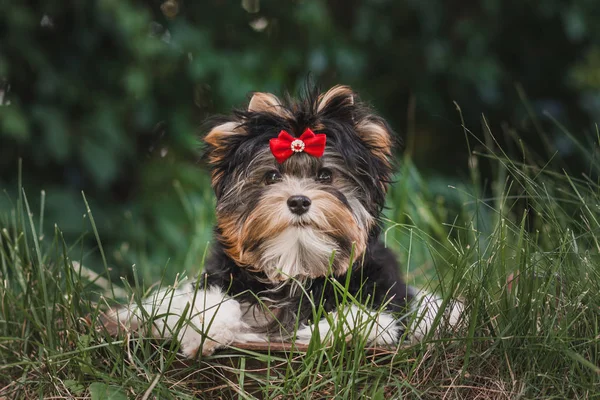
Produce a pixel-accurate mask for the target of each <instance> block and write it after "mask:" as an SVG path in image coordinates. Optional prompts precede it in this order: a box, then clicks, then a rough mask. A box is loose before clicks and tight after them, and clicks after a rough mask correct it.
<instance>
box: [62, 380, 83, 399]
mask: <svg viewBox="0 0 600 400" xmlns="http://www.w3.org/2000/svg"><path fill="white" fill-rule="evenodd" d="M63 384H64V385H65V387H66V388H67V389H69V391H70V392H71V393H72V394H76V395H80V394H81V393H83V391H84V390H85V387H84V386H83V385H82V384H81V383H79V382H78V381H75V380H73V379H66V380H64V381H63Z"/></svg>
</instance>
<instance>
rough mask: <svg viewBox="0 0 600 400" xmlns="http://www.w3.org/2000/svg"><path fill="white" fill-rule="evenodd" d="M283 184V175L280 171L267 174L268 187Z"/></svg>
mask: <svg viewBox="0 0 600 400" xmlns="http://www.w3.org/2000/svg"><path fill="white" fill-rule="evenodd" d="M277 182H281V174H280V173H279V171H275V170H273V171H269V172H267V173H266V174H265V183H266V184H267V185H272V184H274V183H277Z"/></svg>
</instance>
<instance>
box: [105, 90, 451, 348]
mask: <svg viewBox="0 0 600 400" xmlns="http://www.w3.org/2000/svg"><path fill="white" fill-rule="evenodd" d="M396 137H397V136H396V134H395V133H394V132H393V131H392V129H391V128H390V126H389V125H388V123H387V122H386V121H385V120H384V119H383V118H381V117H380V116H378V115H377V114H375V113H374V112H373V110H372V109H371V108H370V107H369V106H368V105H366V104H365V103H364V102H362V101H361V100H360V99H359V97H358V96H357V94H356V93H354V92H353V91H352V89H350V88H349V87H347V86H335V87H333V88H332V89H330V90H329V91H327V92H325V93H319V92H318V91H316V90H307V93H306V94H305V95H304V97H303V98H301V99H299V100H294V99H292V98H290V97H286V98H285V99H284V100H280V99H279V98H278V97H276V96H275V95H273V94H269V93H260V92H258V93H254V94H253V95H252V97H251V99H250V102H249V104H248V107H247V108H246V109H243V110H236V111H234V112H233V113H232V114H231V115H228V116H222V117H217V118H214V119H213V120H212V121H211V125H210V127H209V128H208V133H207V134H206V136H205V137H204V140H203V142H204V160H205V162H206V164H207V165H208V168H209V170H210V174H211V182H212V188H213V190H214V193H215V196H216V227H215V231H214V232H215V242H216V243H215V244H214V246H213V248H212V251H211V254H210V256H209V257H208V259H207V261H206V263H205V271H204V273H203V274H201V276H200V278H199V279H197V280H195V281H194V282H185V283H182V284H177V285H175V286H174V287H170V288H167V289H163V290H159V291H157V292H155V293H154V294H152V295H151V296H150V298H148V299H146V300H145V301H144V302H143V303H142V304H141V305H130V306H127V307H123V308H120V309H116V310H112V311H110V312H109V313H108V315H107V317H106V321H110V322H111V323H112V325H113V328H114V327H117V328H118V329H131V330H139V329H141V326H143V324H142V322H143V321H145V320H151V324H152V325H151V326H152V328H151V331H152V334H153V335H154V336H155V337H161V338H173V337H175V338H176V339H177V340H178V341H179V343H180V350H181V352H182V353H183V354H184V355H185V356H187V357H190V358H193V357H196V356H197V354H198V353H199V352H200V353H201V354H202V355H209V354H211V353H213V352H214V351H215V350H216V349H218V348H220V347H225V346H228V345H230V344H232V343H245V342H265V341H275V340H277V341H287V340H293V341H294V342H295V343H300V344H307V343H309V342H310V341H311V340H312V338H313V337H314V336H315V335H316V334H318V336H319V339H320V340H322V341H326V340H330V339H331V337H330V336H331V335H332V333H333V332H335V331H337V332H340V331H341V332H343V333H344V335H349V336H350V335H354V336H355V337H356V336H360V338H361V339H362V340H364V341H365V344H366V345H368V346H395V345H397V344H398V343H399V342H400V341H401V340H407V337H408V338H409V339H408V340H413V341H414V340H420V339H422V338H423V336H424V335H425V334H426V333H427V332H428V331H429V330H430V329H431V328H432V324H433V321H434V319H435V316H436V315H437V313H438V312H439V308H440V306H441V305H442V301H441V299H440V298H438V297H436V296H434V295H432V294H424V293H419V292H417V291H416V290H415V289H414V288H412V287H409V286H407V285H406V284H405V283H404V282H403V280H402V278H401V276H400V266H399V264H398V261H397V259H396V256H395V255H394V254H393V253H392V251H391V250H389V249H388V248H386V247H385V246H384V244H383V242H382V241H381V239H380V234H381V231H382V222H381V215H382V210H383V209H384V205H385V197H386V193H387V190H388V188H389V186H390V183H391V182H392V175H393V173H394V148H395V146H396V143H397V142H398V140H397V139H396ZM340 296H341V297H344V296H346V301H340ZM348 299H352V301H348ZM460 313H461V309H460V307H457V306H456V305H455V306H452V307H450V308H449V309H448V310H444V315H445V317H446V319H447V320H448V322H449V323H450V324H451V325H455V324H456V323H457V321H458V319H459V317H460ZM416 314H418V318H411V317H410V316H411V315H412V316H415V315H416ZM316 318H318V320H317V319H316ZM410 320H414V323H413V326H412V327H411V331H410V332H406V329H407V327H408V322H409V321H410ZM113 330H114V329H113Z"/></svg>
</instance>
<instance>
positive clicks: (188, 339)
mask: <svg viewBox="0 0 600 400" xmlns="http://www.w3.org/2000/svg"><path fill="white" fill-rule="evenodd" d="M236 333H237V332H236V331H234V330H232V329H229V328H227V327H225V326H216V327H212V326H211V328H210V329H209V331H208V332H207V334H206V335H203V334H201V333H200V332H198V331H196V330H195V329H192V327H188V328H187V329H186V331H185V332H184V333H183V334H182V335H180V338H179V342H180V346H181V347H180V350H181V352H182V353H183V354H184V355H185V356H186V357H187V358H196V356H197V355H198V352H199V351H200V352H201V354H202V355H203V356H210V355H212V354H213V353H214V352H215V350H217V349H220V348H223V347H226V346H227V345H229V344H231V343H233V342H234V341H235V338H236Z"/></svg>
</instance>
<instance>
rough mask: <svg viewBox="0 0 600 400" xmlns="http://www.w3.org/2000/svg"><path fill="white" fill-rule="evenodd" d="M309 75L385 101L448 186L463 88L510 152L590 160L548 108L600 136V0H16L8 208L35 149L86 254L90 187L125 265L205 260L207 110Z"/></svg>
mask: <svg viewBox="0 0 600 400" xmlns="http://www.w3.org/2000/svg"><path fill="white" fill-rule="evenodd" d="M309 76H310V77H312V79H313V80H314V81H315V82H317V83H318V84H319V85H320V86H321V87H322V88H324V89H326V88H328V87H330V86H332V85H334V84H338V83H342V84H347V85H350V86H352V87H353V88H354V89H355V90H356V91H357V92H359V93H360V94H361V96H362V98H363V99H365V100H367V101H368V102H370V103H372V104H373V105H374V107H375V108H376V109H377V110H378V111H379V112H380V113H381V114H382V115H383V116H384V117H385V118H387V119H388V120H389V122H390V123H391V125H392V126H393V127H394V128H395V129H396V130H397V131H398V132H399V134H401V135H402V136H403V137H404V138H405V142H406V151H405V157H406V158H405V159H409V160H411V162H414V163H415V165H416V166H417V168H418V170H419V171H420V172H421V173H422V174H424V176H426V177H428V178H427V179H429V180H430V181H431V182H437V183H438V186H437V187H441V188H444V187H446V186H447V185H452V184H455V182H460V181H464V180H468V179H467V176H468V170H467V167H468V149H469V147H468V146H467V143H466V142H467V140H466V138H465V133H464V132H463V129H462V127H461V123H460V121H461V120H460V115H459V113H458V112H457V108H456V105H455V104H454V102H456V103H457V104H459V105H460V108H461V110H462V113H463V116H464V119H465V122H466V126H468V127H469V129H470V130H471V131H472V132H473V134H474V135H475V137H483V135H482V131H483V129H482V119H481V116H482V114H484V115H485V117H486V118H487V120H488V123H489V127H490V130H491V132H492V133H493V134H494V136H495V137H496V139H497V140H498V142H499V143H500V144H501V145H503V146H506V147H507V149H508V150H509V151H513V152H516V153H517V154H518V151H519V149H518V147H519V145H518V141H517V142H516V144H515V142H514V141H513V140H509V139H510V138H511V137H512V138H515V137H518V138H519V139H520V140H522V141H523V142H524V143H526V144H527V145H528V146H529V147H530V148H531V149H534V150H536V151H537V150H539V152H541V153H545V154H549V155H551V154H553V153H554V152H558V153H559V154H560V156H561V158H562V159H565V160H567V167H575V168H576V167H577V163H578V158H577V156H576V152H575V149H574V148H573V146H574V145H573V143H572V142H571V141H569V140H566V139H565V138H566V136H567V135H566V134H565V133H564V132H563V131H562V130H561V127H560V126H559V125H558V124H557V123H556V122H554V121H552V120H551V119H550V118H549V117H548V115H551V116H552V117H553V118H555V119H556V121H558V122H559V123H560V124H562V125H563V126H564V127H566V129H568V130H569V132H570V133H571V134H572V135H573V136H575V137H579V138H580V139H581V140H583V141H584V144H585V143H586V142H585V139H584V138H585V137H593V136H594V135H595V132H596V127H595V125H594V122H595V121H598V120H599V119H600V118H599V117H600V111H599V110H600V90H599V89H600V2H598V1H597V0H587V1H578V2H569V1H563V0H545V1H543V0H535V1H533V0H429V1H424V0H403V1H399V0H370V1H357V0H332V1H310V0H305V1H275V0H273V1H265V0H243V1H239V0H238V1H224V0H202V1H191V0H186V1H183V0H179V1H177V0H167V1H158V0H157V1H123V0H98V1H78V0H72V1H69V0H45V1H10V0H0V188H1V189H3V190H5V192H6V194H5V195H2V199H1V200H0V207H1V208H0V221H2V224H3V225H9V224H10V221H11V214H10V204H11V202H14V200H15V199H16V196H17V191H18V190H17V178H18V159H19V158H21V159H22V160H23V161H22V163H23V182H24V187H25V190H26V193H27V194H28V198H29V200H30V202H31V204H32V207H33V208H34V209H35V210H36V211H35V214H36V221H37V218H38V217H39V214H40V213H41V212H40V207H41V203H42V201H41V199H42V196H41V190H45V198H44V202H43V203H44V215H45V217H44V221H45V222H44V225H43V226H42V229H41V230H42V232H41V233H42V234H44V233H45V234H52V233H53V230H54V223H55V222H56V223H57V224H58V226H59V227H60V229H61V230H62V231H63V232H64V233H65V236H66V238H67V239H68V242H69V243H70V244H73V243H74V245H73V248H74V249H75V250H73V251H74V252H75V253H76V254H79V257H78V258H84V260H88V261H89V264H90V265H92V266H96V265H98V263H99V261H98V260H99V258H98V257H99V256H98V254H97V251H94V246H96V244H95V243H96V242H95V239H94V237H93V234H91V233H87V234H84V235H83V236H81V235H82V232H91V228H90V223H89V221H88V218H87V217H85V216H84V214H85V211H86V210H85V205H84V202H83V199H82V196H81V192H82V191H84V192H85V195H86V197H87V199H88V201H89V203H90V207H91V209H92V211H93V213H94V217H95V221H96V224H97V226H98V230H99V232H100V237H101V238H102V241H103V245H104V246H105V250H106V252H107V256H108V259H109V265H110V266H111V267H113V268H114V269H115V271H118V273H119V274H126V272H124V271H128V270H129V269H130V268H131V264H132V263H138V264H139V263H141V264H142V265H143V267H142V269H144V271H152V272H148V273H144V275H145V276H147V277H148V278H149V279H151V276H152V275H153V274H154V275H156V271H157V269H158V270H160V269H161V268H163V267H164V266H165V265H167V264H168V261H167V260H169V259H170V260H171V261H170V262H171V263H172V264H173V263H175V264H177V265H178V266H177V267H173V268H172V270H173V271H176V272H177V271H179V270H180V269H181V268H180V266H179V265H180V264H182V265H183V267H184V268H189V269H197V267H198V265H199V263H200V262H201V258H202V256H203V252H204V248H205V246H206V242H207V241H208V240H209V239H210V225H211V223H212V220H213V210H212V208H213V200H212V195H211V193H210V190H209V182H208V179H207V177H206V175H205V173H204V172H203V170H202V169H201V165H199V163H198V161H197V159H198V158H197V155H198V148H199V145H198V140H197V138H198V135H200V134H201V133H202V132H201V129H200V127H201V123H202V121H203V120H204V119H205V118H206V117H207V116H209V115H212V114H214V113H222V112H228V111H229V110H231V109H232V107H239V106H242V105H244V102H245V101H247V99H248V93H249V92H251V91H254V90H257V91H271V92H274V93H276V94H282V93H283V92H285V91H289V92H291V93H293V94H294V93H298V91H299V90H301V89H302V88H303V86H304V85H305V83H306V81H307V77H309ZM469 140H470V141H472V142H473V143H472V145H473V147H472V148H477V141H476V140H475V139H474V138H470V139H469ZM486 173H487V172H486V167H485V165H484V166H482V178H481V179H482V183H484V181H485V180H486ZM399 179H402V178H399ZM431 190H432V191H434V192H435V191H436V188H435V187H432V188H431ZM448 218H450V219H451V218H452V215H449V216H448ZM79 239H81V240H79ZM74 257H77V256H76V255H74Z"/></svg>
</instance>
